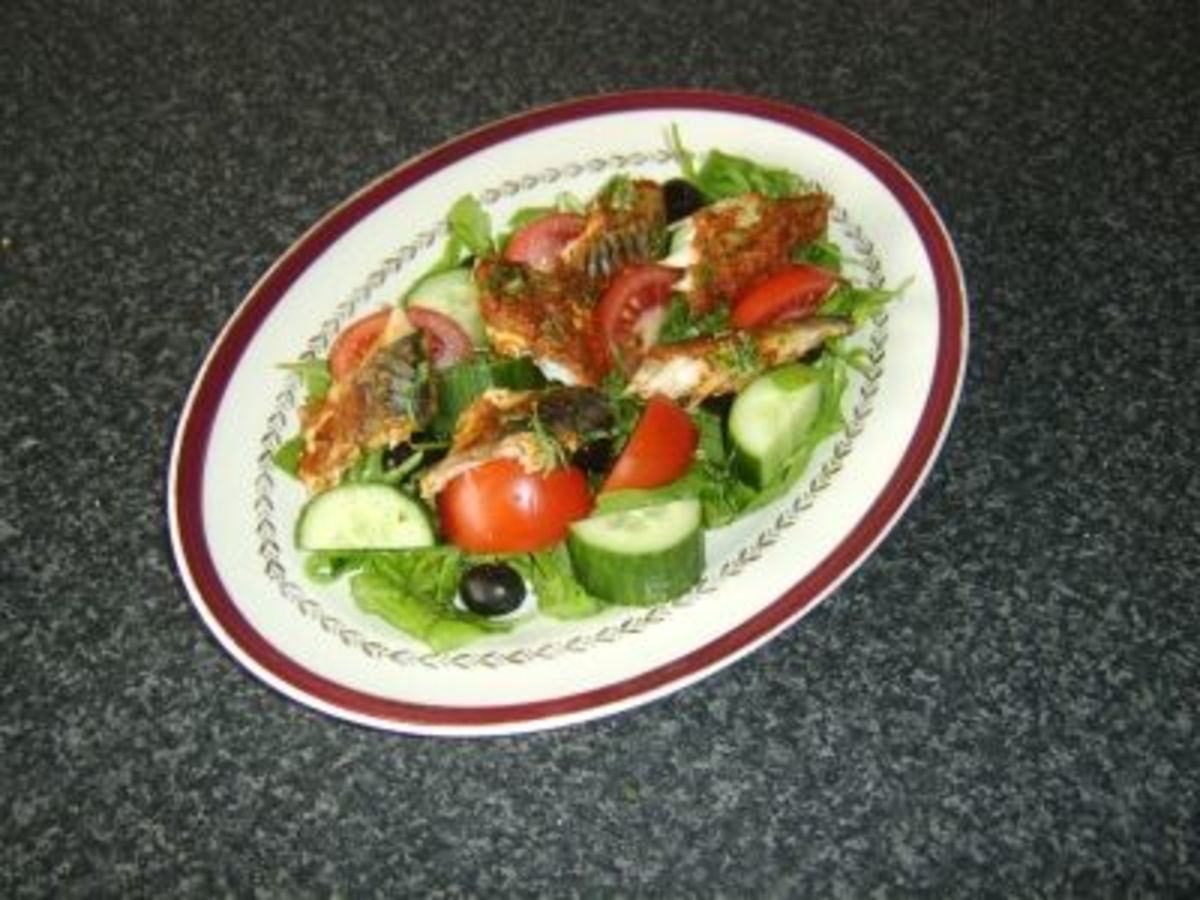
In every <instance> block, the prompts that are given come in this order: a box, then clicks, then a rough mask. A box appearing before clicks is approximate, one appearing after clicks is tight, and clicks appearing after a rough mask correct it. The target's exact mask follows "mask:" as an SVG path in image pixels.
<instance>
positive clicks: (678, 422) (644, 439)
mask: <svg viewBox="0 0 1200 900" xmlns="http://www.w3.org/2000/svg"><path fill="white" fill-rule="evenodd" d="M699 440H700V432H699V430H698V429H697V428H696V423H694V422H693V421H692V417H691V416H689V415H688V414H687V413H685V412H684V411H683V410H682V409H680V408H679V407H678V406H676V405H675V404H674V403H672V402H671V401H670V400H668V399H666V398H665V397H651V398H650V400H649V401H648V402H647V403H646V409H645V410H644V411H643V412H642V417H641V418H640V419H638V423H637V425H636V426H635V427H634V429H633V434H631V435H630V436H629V442H628V443H627V444H626V445H625V449H624V450H622V451H621V455H620V456H619V457H618V458H617V463H616V465H615V466H613V469H612V472H610V473H609V476H608V478H607V479H606V480H605V482H604V486H603V488H601V490H605V491H619V490H623V489H625V488H654V487H660V486H662V485H664V484H670V483H671V482H672V481H674V480H675V479H677V478H679V477H680V476H682V475H683V473H684V472H686V471H687V470H688V467H690V466H691V464H692V455H693V454H694V453H695V452H696V444H697V443H698V442H699Z"/></svg>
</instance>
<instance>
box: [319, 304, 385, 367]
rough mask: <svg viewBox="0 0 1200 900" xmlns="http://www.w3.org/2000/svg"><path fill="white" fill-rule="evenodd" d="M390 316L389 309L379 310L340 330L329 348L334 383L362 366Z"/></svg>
mask: <svg viewBox="0 0 1200 900" xmlns="http://www.w3.org/2000/svg"><path fill="white" fill-rule="evenodd" d="M391 315H392V311H391V310H390V309H381V310H379V312H374V313H371V314H370V315H368V316H363V317H362V318H361V319H358V320H356V321H354V322H351V323H350V324H349V325H347V326H346V327H345V328H343V329H342V331H341V333H340V334H339V335H338V336H337V338H336V339H335V340H334V342H333V346H332V347H330V348H329V374H330V375H332V376H333V379H334V380H335V381H341V380H342V379H344V378H346V377H347V376H348V375H350V374H351V373H353V372H354V370H355V369H357V368H358V367H359V366H361V365H362V362H363V360H364V359H366V358H367V354H368V353H370V352H371V349H372V348H373V347H374V346H375V343H376V341H378V340H379V336H380V335H381V334H383V330H384V328H386V327H387V323H388V319H389V318H391Z"/></svg>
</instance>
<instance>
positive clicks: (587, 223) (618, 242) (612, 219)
mask: <svg viewBox="0 0 1200 900" xmlns="http://www.w3.org/2000/svg"><path fill="white" fill-rule="evenodd" d="M666 227H667V207H666V201H665V200H664V199H663V192H662V187H661V186H660V185H659V184H658V183H657V182H654V181H651V180H649V179H637V180H616V181H614V182H613V183H612V184H610V185H609V188H608V189H607V190H606V191H604V192H602V193H601V194H600V196H599V197H597V198H596V201H595V202H594V203H593V204H592V206H591V207H590V208H589V210H588V212H587V215H586V218H585V220H584V227H583V232H582V233H581V234H580V235H579V236H578V237H577V238H575V239H574V240H573V241H571V243H569V244H568V245H567V246H566V247H564V248H563V250H562V253H561V255H560V259H561V262H562V266H563V267H564V268H566V269H568V270H571V271H573V272H578V273H582V274H584V275H586V276H587V277H589V278H605V277H607V276H609V275H611V274H612V273H613V272H615V271H616V270H617V269H618V268H620V267H621V266H623V265H630V264H631V263H638V262H648V261H650V260H652V259H654V258H655V257H656V256H657V251H658V250H659V249H660V248H661V243H662V240H663V238H664V236H665V234H666Z"/></svg>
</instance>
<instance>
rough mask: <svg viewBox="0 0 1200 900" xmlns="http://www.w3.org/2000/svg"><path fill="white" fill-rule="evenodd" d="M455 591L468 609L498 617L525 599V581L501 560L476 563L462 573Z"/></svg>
mask: <svg viewBox="0 0 1200 900" xmlns="http://www.w3.org/2000/svg"><path fill="white" fill-rule="evenodd" d="M458 590H459V594H460V595H461V596H462V600H463V603H464V604H466V607H467V609H469V610H471V612H474V613H479V615H481V616H502V615H504V614H505V613H510V612H512V611H513V610H514V609H516V608H517V607H519V606H520V605H521V603H522V601H524V599H525V582H524V581H522V580H521V576H520V575H519V574H517V570H516V569H514V568H513V567H512V566H509V565H505V564H504V563H479V564H478V565H474V566H471V568H469V569H467V571H465V572H464V573H463V576H462V581H461V582H459V587H458Z"/></svg>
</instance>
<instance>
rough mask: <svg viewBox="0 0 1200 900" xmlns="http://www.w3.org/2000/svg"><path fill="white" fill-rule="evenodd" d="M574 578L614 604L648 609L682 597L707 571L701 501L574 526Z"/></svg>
mask: <svg viewBox="0 0 1200 900" xmlns="http://www.w3.org/2000/svg"><path fill="white" fill-rule="evenodd" d="M567 550H568V551H569V553H570V555H571V566H572V568H573V569H574V571H575V577H576V578H577V579H578V580H579V583H580V584H582V585H583V586H584V588H586V589H587V590H588V592H590V593H591V594H593V595H595V596H596V597H599V598H600V599H601V600H606V601H608V602H610V603H619V604H626V605H632V606H648V605H651V604H654V603H661V602H663V601H665V600H670V599H672V598H673V597H678V596H679V595H680V594H682V593H684V592H685V591H687V590H688V588H690V587H692V585H694V584H695V583H696V582H697V581H699V580H700V576H701V575H702V574H703V572H704V529H703V524H702V520H701V508H700V501H698V500H696V499H694V498H686V499H683V500H675V501H672V502H670V503H661V504H658V505H656V506H643V507H639V508H637V509H631V510H623V511H621V512H615V513H606V514H604V515H599V516H592V517H590V518H587V519H581V520H580V521H578V522H575V523H574V524H572V525H571V528H570V531H569V533H568V536H567Z"/></svg>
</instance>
